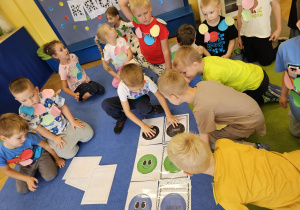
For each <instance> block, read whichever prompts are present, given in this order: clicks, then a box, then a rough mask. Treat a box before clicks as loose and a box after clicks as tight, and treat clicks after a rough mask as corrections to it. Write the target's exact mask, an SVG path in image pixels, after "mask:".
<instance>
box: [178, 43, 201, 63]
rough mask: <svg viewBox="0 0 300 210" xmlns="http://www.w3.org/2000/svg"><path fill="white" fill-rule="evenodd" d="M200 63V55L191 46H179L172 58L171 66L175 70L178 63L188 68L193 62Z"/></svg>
mask: <svg viewBox="0 0 300 210" xmlns="http://www.w3.org/2000/svg"><path fill="white" fill-rule="evenodd" d="M201 61H202V55H201V54H200V53H199V52H198V50H196V49H195V48H193V47H192V46H181V47H179V49H178V50H177V52H176V53H175V56H174V58H173V66H174V67H175V68H176V67H177V66H178V65H179V63H182V64H183V65H184V66H190V65H191V64H192V63H194V62H198V63H200V62H201Z"/></svg>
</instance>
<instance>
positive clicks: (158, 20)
mask: <svg viewBox="0 0 300 210" xmlns="http://www.w3.org/2000/svg"><path fill="white" fill-rule="evenodd" d="M156 21H157V22H159V23H161V24H164V25H167V23H166V21H164V20H163V19H160V18H156Z"/></svg>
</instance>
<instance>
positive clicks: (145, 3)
mask: <svg viewBox="0 0 300 210" xmlns="http://www.w3.org/2000/svg"><path fill="white" fill-rule="evenodd" d="M129 6H130V9H131V11H133V10H135V9H137V8H140V7H150V6H151V3H150V1H149V0H129Z"/></svg>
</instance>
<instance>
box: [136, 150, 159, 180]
mask: <svg viewBox="0 0 300 210" xmlns="http://www.w3.org/2000/svg"><path fill="white" fill-rule="evenodd" d="M161 159H162V144H157V145H149V146H139V147H138V148H137V152H136V156H135V162H134V166H133V171H132V177H131V181H153V180H158V179H159V176H160V164H161Z"/></svg>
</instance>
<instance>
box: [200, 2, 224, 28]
mask: <svg viewBox="0 0 300 210" xmlns="http://www.w3.org/2000/svg"><path fill="white" fill-rule="evenodd" d="M201 11H202V13H203V15H204V17H205V20H206V21H207V24H208V25H210V26H216V25H218V24H219V21H220V15H219V12H220V11H221V4H219V5H213V4H212V5H208V6H206V7H201Z"/></svg>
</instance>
